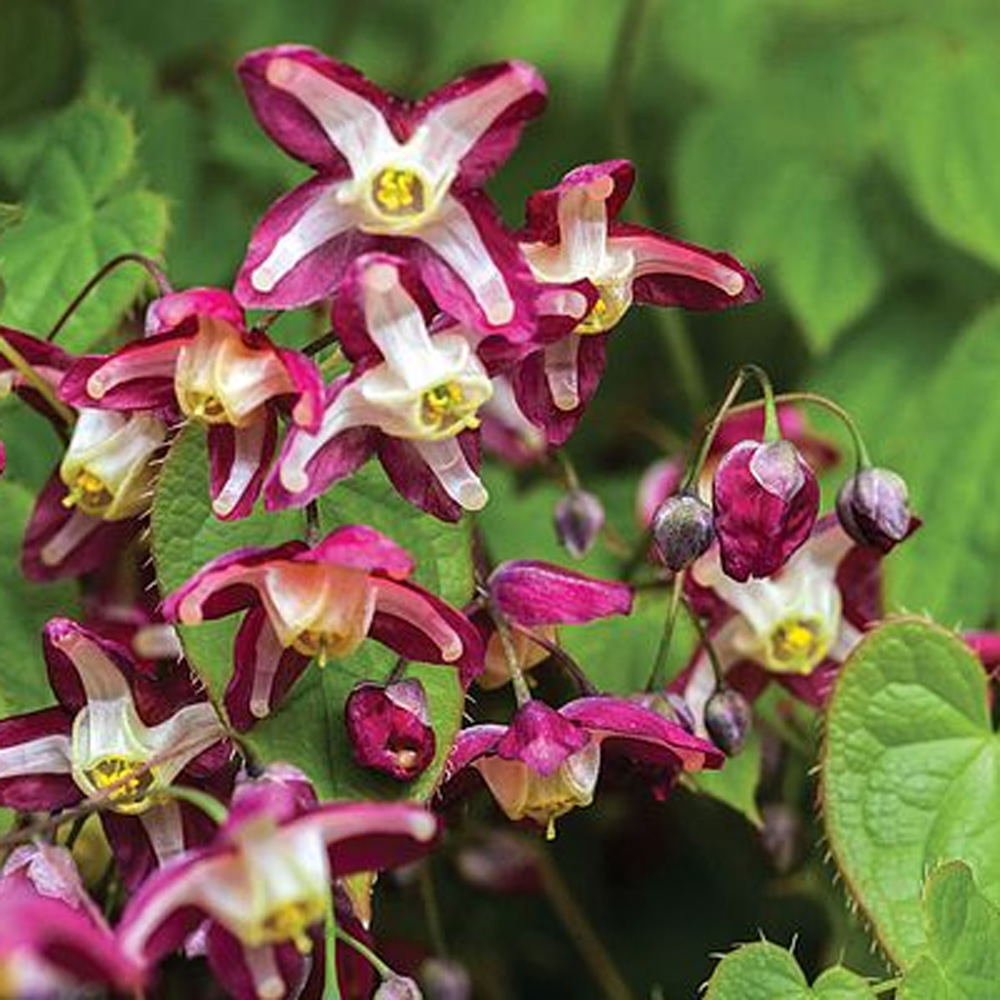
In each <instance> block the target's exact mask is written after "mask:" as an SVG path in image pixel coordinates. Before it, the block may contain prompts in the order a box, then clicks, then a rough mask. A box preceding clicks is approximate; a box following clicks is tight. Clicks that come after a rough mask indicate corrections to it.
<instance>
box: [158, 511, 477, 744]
mask: <svg viewBox="0 0 1000 1000" xmlns="http://www.w3.org/2000/svg"><path fill="white" fill-rule="evenodd" d="M413 569H414V564H413V560H412V559H411V558H410V556H409V555H408V554H407V553H406V552H405V551H404V550H403V549H402V548H400V547H399V546H398V545H396V544H395V542H392V541H390V540H389V539H388V538H386V537H385V536H384V535H381V534H379V532H377V531H375V530H374V529H373V528H369V527H365V526H363V525H347V526H344V527H341V528H337V529H336V530H334V531H332V532H331V533H330V534H329V535H327V536H326V538H324V539H323V540H322V541H321V542H319V543H318V544H317V545H315V546H312V547H310V546H309V545H307V544H306V543H305V542H302V541H291V542H286V543H285V544H284V545H279V546H276V547H274V548H246V549H240V550H238V551H236V552H231V553H228V554H227V555H224V556H220V557H219V558H218V559H214V560H213V561H212V562H210V563H209V564H208V565H207V566H205V567H203V568H202V569H201V570H200V571H199V572H198V573H196V574H195V576H193V577H192V578H191V579H190V580H189V581H188V582H187V583H185V584H184V585H183V586H182V587H180V588H179V589H178V590H176V591H175V592H174V593H173V594H171V595H170V596H169V597H168V598H167V600H166V602H165V604H164V614H165V615H166V617H167V618H168V619H170V620H173V621H178V622H181V623H183V624H185V625H194V624H197V623H198V622H201V621H204V620H205V619H213V618H221V617H223V616H225V615H230V614H233V613H235V612H239V611H244V610H245V611H246V612H247V614H246V616H245V617H244V619H243V624H242V625H241V626H240V630H239V632H238V633H237V635H236V648H235V657H234V659H235V667H234V672H233V677H232V680H231V681H230V682H229V686H228V687H227V688H226V694H225V699H224V700H225V705H226V710H227V711H228V713H229V717H230V719H231V721H232V723H233V725H234V726H235V727H236V728H237V729H240V730H245V729H248V728H249V727H250V726H252V725H253V724H254V723H255V722H257V721H259V720H260V719H263V718H266V717H267V716H268V715H270V714H271V712H272V711H273V710H274V709H275V708H276V707H277V706H278V705H279V704H280V702H281V700H282V699H283V698H284V697H285V694H286V693H287V692H288V690H289V688H291V686H292V685H293V684H294V683H295V681H296V680H297V679H298V678H299V676H300V675H301V674H302V672H303V671H304V670H305V668H306V667H307V666H308V665H309V662H310V661H311V660H314V659H315V660H316V661H318V662H319V664H320V665H321V666H322V665H324V664H325V663H326V662H327V661H329V660H332V659H339V658H341V657H345V656H350V655H351V653H353V652H354V651H355V650H356V649H357V648H358V647H359V646H360V645H361V643H362V642H363V641H364V640H365V639H366V638H368V637H370V638H372V639H375V640H376V641H377V642H381V643H382V644H384V645H386V646H388V647H389V648H390V649H392V650H394V651H395V652H397V653H399V654H400V655H401V656H405V657H406V658H407V659H411V660H419V661H423V662H426V663H445V664H454V665H455V666H457V667H458V668H459V669H460V670H461V671H462V674H463V676H465V677H466V678H467V679H471V677H472V676H474V675H475V674H476V673H478V671H479V670H481V669H482V647H481V644H480V642H479V637H478V634H477V633H476V631H475V629H474V628H473V627H472V625H471V624H470V622H469V621H468V619H467V618H465V616H464V615H462V614H461V613H460V612H459V611H457V610H456V609H455V608H452V607H451V606H450V605H449V604H446V603H445V602H444V601H442V600H441V599H440V598H438V597H435V596H434V595H433V594H431V593H430V592H429V591H426V590H424V589H423V588H422V587H420V586H418V585H417V584H415V583H413V582H412V581H411V580H410V579H409V577H410V575H411V574H412V572H413ZM467 682H468V681H467Z"/></svg>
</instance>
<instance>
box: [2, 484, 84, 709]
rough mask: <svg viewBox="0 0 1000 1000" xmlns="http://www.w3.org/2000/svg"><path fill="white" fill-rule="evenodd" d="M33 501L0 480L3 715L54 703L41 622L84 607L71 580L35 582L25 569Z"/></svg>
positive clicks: (18, 487) (30, 495) (29, 494)
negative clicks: (26, 535)
mask: <svg viewBox="0 0 1000 1000" xmlns="http://www.w3.org/2000/svg"><path fill="white" fill-rule="evenodd" d="M33 506H34V494H33V493H32V492H31V491H30V490H28V489H27V488H26V487H24V486H21V485H20V484H19V483H16V482H13V481H11V480H7V479H4V480H0V508H2V509H3V517H2V518H0V635H2V636H3V646H2V649H3V653H2V655H3V661H2V662H3V669H2V670H0V712H2V713H3V714H4V715H7V714H13V713H16V712H29V711H33V710H34V709H36V708H45V707H46V706H47V705H51V704H52V691H51V690H50V689H49V683H48V680H47V679H46V675H45V661H44V660H43V658H42V627H43V626H44V625H45V623H46V622H47V621H48V620H49V619H50V618H53V617H55V616H56V615H67V616H69V617H71V618H72V617H74V616H75V615H76V614H77V612H78V608H79V600H78V598H77V593H76V588H75V587H74V586H73V585H72V584H69V583H55V584H32V583H28V582H27V581H26V580H25V579H24V577H23V576H22V574H21V569H20V565H19V559H20V555H21V539H22V538H23V536H24V529H25V527H26V525H27V523H28V517H29V515H30V514H31V509H32V507H33Z"/></svg>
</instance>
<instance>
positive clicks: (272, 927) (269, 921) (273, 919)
mask: <svg viewBox="0 0 1000 1000" xmlns="http://www.w3.org/2000/svg"><path fill="white" fill-rule="evenodd" d="M325 915H326V903H325V902H324V900H322V899H320V898H319V897H311V898H307V899H293V900H290V901H289V902H287V903H282V904H281V905H280V906H276V907H275V908H274V909H273V910H271V912H270V913H268V914H267V915H266V916H265V917H264V918H263V919H262V920H261V921H260V923H259V925H258V926H257V928H256V930H257V934H256V935H255V937H256V938H257V940H256V941H255V942H254V944H256V945H260V944H281V943H283V942H285V941H291V942H292V944H294V945H295V947H296V948H298V950H299V951H300V952H301V953H302V954H303V955H307V954H309V952H311V951H312V947H313V943H312V940H311V939H310V937H309V933H308V931H309V928H310V927H312V925H313V924H315V923H318V922H319V921H320V920H322V919H323V918H324V916H325Z"/></svg>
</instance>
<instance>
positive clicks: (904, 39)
mask: <svg viewBox="0 0 1000 1000" xmlns="http://www.w3.org/2000/svg"><path fill="white" fill-rule="evenodd" d="M977 20H978V19H974V18H972V17H970V18H969V19H968V22H967V23H966V24H965V25H964V31H963V32H962V33H961V34H960V35H956V34H955V33H953V32H945V31H937V32H932V31H927V30H923V29H916V28H914V29H911V30H909V31H902V32H901V31H899V30H894V31H892V32H885V33H884V34H882V35H881V36H878V37H876V38H875V39H873V40H872V41H871V42H870V43H869V45H868V46H867V47H866V48H865V49H864V53H863V60H862V67H863V69H864V71H865V72H866V75H867V80H868V84H869V86H870V89H871V91H872V94H873V95H874V96H875V97H876V99H878V100H879V102H880V111H881V114H882V118H883V125H884V129H885V152H886V155H887V157H888V159H889V160H890V162H891V163H892V165H893V166H894V167H895V169H896V172H897V173H898V175H899V177H900V179H901V180H902V181H903V183H904V185H905V186H906V189H907V192H908V194H909V195H910V197H911V198H912V199H913V201H914V202H915V203H916V205H917V207H918V208H919V209H920V211H921V212H922V213H923V214H924V216H925V217H926V218H927V220H928V221H929V222H930V223H931V225H933V226H934V227H935V228H936V229H937V230H938V231H939V232H940V233H941V234H942V235H943V236H945V237H946V238H947V239H949V240H952V241H953V242H954V243H956V244H958V245H959V246H961V247H963V248H964V249H965V250H967V251H968V252H970V253H972V254H975V255H976V256H978V257H981V258H982V259H983V260H985V261H986V262H988V263H989V264H992V265H993V266H994V267H1000V176H998V175H997V171H996V169H995V163H996V136H997V133H998V131H1000V89H998V88H997V75H996V54H995V51H994V46H993V44H992V40H991V35H990V33H989V32H985V33H984V32H983V31H982V30H980V28H979V27H978V24H977ZM902 95H905V99H904V98H903V96H902Z"/></svg>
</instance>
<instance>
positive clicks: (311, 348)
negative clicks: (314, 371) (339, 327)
mask: <svg viewBox="0 0 1000 1000" xmlns="http://www.w3.org/2000/svg"><path fill="white" fill-rule="evenodd" d="M337 339H338V338H337V334H336V332H335V331H333V330H330V331H328V332H327V333H324V334H323V336H321V337H317V338H316V339H315V340H311V341H310V342H309V343H308V344H306V346H305V347H303V348H302V353H303V354H305V355H306V357H310V358H311V357H313V356H314V355H316V354H319V352H320V351H322V350H323V348H324V347H329V346H330V345H331V344H336V343H337Z"/></svg>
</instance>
